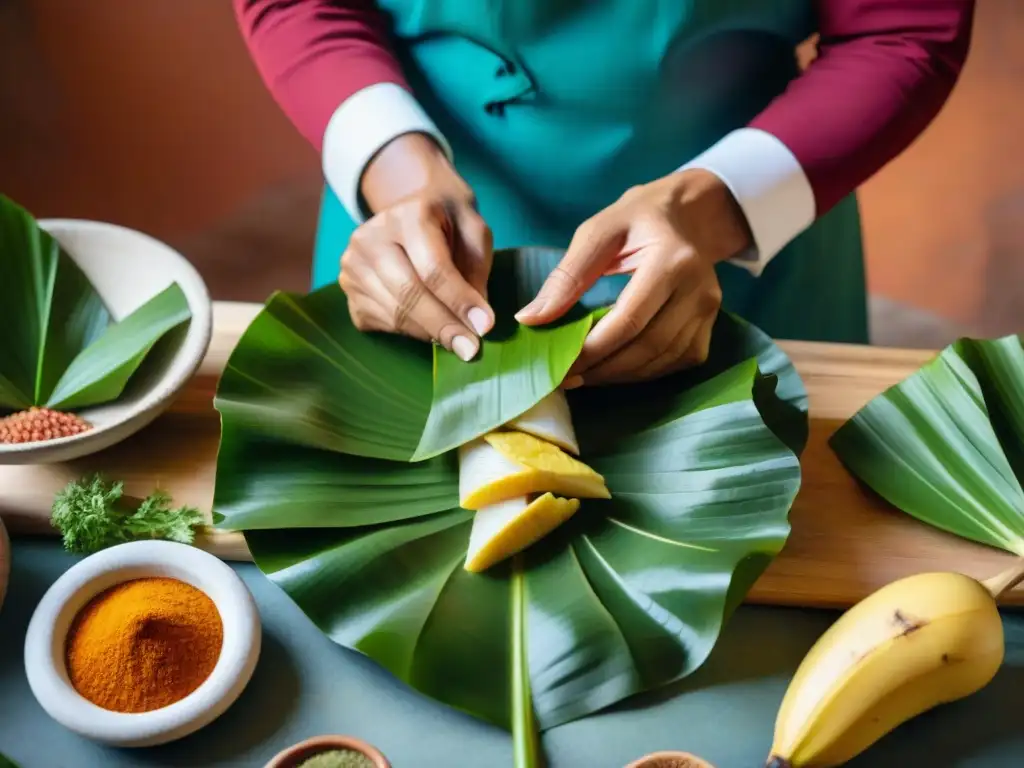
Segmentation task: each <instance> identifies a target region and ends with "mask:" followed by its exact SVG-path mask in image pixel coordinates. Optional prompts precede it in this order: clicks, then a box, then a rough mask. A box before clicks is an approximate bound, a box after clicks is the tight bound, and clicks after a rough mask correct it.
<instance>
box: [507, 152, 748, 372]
mask: <svg viewBox="0 0 1024 768" xmlns="http://www.w3.org/2000/svg"><path fill="white" fill-rule="evenodd" d="M752 242H753V240H752V236H751V233H750V229H749V227H748V225H747V222H746V218H745V217H744V215H743V212H742V211H741V210H740V208H739V205H738V204H737V203H736V201H735V199H734V198H733V196H732V193H731V192H730V191H729V189H728V188H727V187H726V186H725V184H724V183H723V182H722V181H721V180H720V179H719V178H718V177H717V176H715V175H714V174H712V173H710V172H708V171H703V170H699V169H691V170H686V171H680V172H677V173H673V174H671V175H670V176H666V177H664V178H662V179H658V180H657V181H654V182H651V183H650V184H645V185H643V186H640V187H634V188H633V189H630V190H629V191H627V192H626V193H625V194H624V195H623V196H622V197H621V198H619V200H618V201H616V202H615V203H613V204H612V205H611V206H609V207H608V208H606V209H604V210H603V211H601V212H600V213H598V214H597V215H596V216H594V217H593V218H591V219H589V220H588V221H586V222H584V223H583V224H582V225H581V226H580V227H579V229H577V230H576V234H575V235H574V236H573V239H572V242H571V243H570V244H569V248H568V250H567V251H566V254H565V256H564V257H563V258H562V260H561V262H560V263H559V265H558V266H557V267H556V268H555V270H554V271H553V272H552V273H551V275H550V276H549V277H548V279H547V280H546V281H545V283H544V285H543V286H542V287H541V290H540V292H539V293H538V294H537V297H536V298H535V299H534V300H533V301H532V302H530V303H529V304H528V305H527V306H525V307H524V308H523V309H521V310H520V311H519V313H518V314H517V315H516V319H517V320H519V321H520V322H521V323H523V324H525V325H543V324H546V323H550V322H552V321H554V320H556V319H558V318H559V317H561V316H562V315H564V314H565V313H566V312H567V311H568V310H569V309H570V308H571V307H572V306H573V305H574V304H575V303H576V302H577V301H578V300H579V299H580V297H581V296H582V295H583V294H584V293H585V292H586V291H587V290H588V289H589V288H590V287H591V286H592V285H593V284H594V283H595V282H596V281H597V280H598V278H600V277H601V276H602V275H608V274H622V273H627V272H631V273H633V274H632V276H631V277H630V279H629V283H628V284H627V285H626V287H625V288H624V289H623V291H622V294H621V295H620V296H619V298H618V300H617V301H616V302H615V306H614V307H612V309H611V311H610V312H608V314H607V315H605V316H604V317H603V318H602V319H601V320H600V321H599V322H598V323H597V325H595V326H594V328H593V330H592V331H591V332H590V334H589V335H588V336H587V340H586V342H585V343H584V345H583V350H582V352H581V353H580V355H579V357H578V358H577V360H576V362H575V363H574V364H573V366H572V368H571V369H570V370H569V373H568V375H567V376H566V378H565V381H564V382H563V385H562V386H563V388H565V389H572V388H574V387H578V386H581V385H584V384H586V385H596V384H610V383H621V382H631V381H644V380H649V379H654V378H658V377H660V376H664V375H666V374H669V373H673V372H675V371H678V370H681V369H683V368H686V367H689V366H693V365H698V364H700V363H702V362H704V360H706V359H707V356H708V348H709V346H710V343H711V329H712V327H713V326H714V323H715V319H716V317H717V315H718V310H719V308H720V306H721V303H722V289H721V287H720V286H719V284H718V278H717V276H716V275H715V265H716V264H717V263H718V262H720V261H724V260H726V259H729V258H732V257H734V256H737V255H738V254H739V253H741V252H742V251H743V250H745V249H746V248H749V247H750V246H751V244H752Z"/></svg>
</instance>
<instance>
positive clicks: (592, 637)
mask: <svg viewBox="0 0 1024 768" xmlns="http://www.w3.org/2000/svg"><path fill="white" fill-rule="evenodd" d="M496 258H497V261H496V267H495V272H494V276H493V277H492V281H491V285H490V289H489V290H490V296H491V297H492V301H494V303H495V306H496V307H501V309H500V310H499V315H501V316H504V314H505V313H506V311H507V309H508V308H511V307H514V306H521V304H522V303H525V300H526V299H528V298H529V297H530V296H531V295H533V293H535V292H536V290H537V289H538V288H539V285H540V283H541V281H542V280H543V278H544V277H545V276H546V275H547V274H548V272H549V271H550V269H551V268H552V267H553V266H554V264H555V263H556V259H557V253H555V252H549V251H536V250H524V251H520V252H513V253H503V254H499V255H498V256H497V257H496ZM616 291H617V285H616V284H615V282H614V281H611V280H608V281H602V282H600V283H599V284H598V286H596V287H595V289H594V290H592V291H591V292H590V293H589V294H588V295H587V296H586V297H584V300H583V301H582V302H581V305H580V312H579V314H578V315H577V316H576V317H574V318H572V319H570V320H568V321H567V322H565V323H563V324H561V325H559V326H557V327H554V328H550V329H541V330H534V331H531V332H530V333H529V334H526V333H522V332H517V331H516V330H515V329H512V330H511V331H510V332H507V333H506V332H504V331H499V332H498V333H497V334H495V335H494V336H493V337H489V338H488V340H487V341H486V342H485V344H484V350H483V353H482V355H481V357H480V359H479V360H478V361H475V362H472V363H461V362H459V363H458V365H459V366H462V367H463V368H464V370H449V371H448V372H447V373H446V372H445V370H446V369H447V368H448V367H449V366H455V363H454V362H452V359H451V358H450V357H449V356H448V353H445V352H443V351H442V352H438V353H437V355H438V357H437V360H436V364H437V372H438V373H437V376H436V378H435V376H434V362H435V361H433V360H432V358H431V351H430V350H429V349H428V348H427V347H426V346H425V345H422V344H417V343H415V342H410V341H407V340H403V339H399V338H396V337H393V336H388V335H380V334H362V333H359V332H358V331H356V329H355V328H354V327H353V325H352V323H351V320H350V319H349V315H348V311H347V307H346V302H345V297H344V295H343V294H342V293H341V291H340V290H338V289H337V288H336V287H335V286H331V287H328V288H324V289H321V290H319V291H316V292H314V293H312V294H310V295H308V296H304V297H297V296H292V295H287V294H278V295H276V296H274V297H272V298H271V300H270V301H269V302H268V304H267V306H266V308H265V309H264V310H263V311H262V312H261V313H260V315H259V316H258V317H257V318H256V320H255V321H254V322H253V323H252V325H251V326H250V327H249V329H248V330H247V331H246V333H245V334H244V335H243V337H242V339H241V340H240V342H239V344H238V346H237V348H236V349H235V351H234V352H233V353H232V355H231V358H230V360H229V362H228V365H227V368H226V370H225V372H224V375H223V377H222V379H221V382H220V386H219V389H218V394H217V400H216V405H217V408H218V410H219V411H220V413H221V415H222V422H223V433H222V440H221V447H220V453H219V456H218V464H217V485H216V495H215V500H214V508H215V511H216V513H217V520H218V524H219V525H220V526H221V527H223V528H228V529H234V530H242V531H245V535H246V539H247V541H248V543H249V547H250V549H251V551H252V553H253V556H254V558H255V560H256V562H257V564H258V565H259V567H260V568H261V569H262V570H263V571H264V573H266V574H267V575H268V576H269V577H270V578H271V579H273V580H274V581H275V582H276V583H277V584H279V585H280V586H281V587H282V588H283V589H284V590H285V591H286V592H287V593H288V594H289V595H290V596H291V597H292V599H293V600H295V602H296V603H298V605H299V606H300V607H301V608H302V609H303V610H304V611H305V612H306V613H307V614H308V615H309V616H310V617H311V618H312V620H313V621H315V622H316V623H317V624H318V625H319V626H320V627H321V628H322V629H323V630H324V632H325V633H327V634H328V635H329V636H330V637H331V638H332V639H334V640H335V641H336V642H338V643H339V644H341V645H344V646H347V647H349V648H353V649H356V650H358V651H360V652H362V653H364V654H366V655H368V656H370V657H371V658H373V659H375V660H376V661H377V662H379V663H380V664H381V665H383V666H384V667H386V668H387V669H388V670H390V671H391V672H392V673H393V674H394V675H396V676H397V677H398V678H400V679H402V680H404V681H406V682H407V683H408V684H410V685H411V686H413V687H414V688H416V689H418V690H420V691H422V692H424V693H426V694H427V695H429V696H432V697H434V698H436V699H438V700H440V701H443V702H446V703H447V704H449V705H451V706H453V707H456V708H459V709H461V710H464V711H466V712H469V713H471V714H473V715H475V716H477V717H480V718H483V719H486V720H488V721H491V722H493V723H497V724H500V725H503V726H505V727H512V728H513V729H514V730H516V731H521V730H522V728H523V727H525V726H524V723H527V722H529V721H530V719H531V718H532V717H533V716H534V713H535V717H536V720H537V722H538V723H539V724H540V726H541V727H542V728H548V727H551V726H554V725H558V724H559V723H564V722H568V721H570V720H573V719H576V718H579V717H583V716H585V715H587V714H589V713H592V712H595V711H597V710H599V709H601V708H604V707H606V706H608V705H610V704H612V703H614V702H617V701H620V700H621V699H623V698H625V697H628V696H630V695H632V694H635V693H637V692H639V691H643V690H646V689H650V688H653V687H656V686H660V685H664V684H666V683H668V682H670V681H672V680H676V679H679V678H680V677H683V676H685V675H687V674H689V673H690V672H692V671H693V670H694V669H696V668H697V667H698V666H700V664H701V663H702V662H703V661H704V660H705V658H706V657H707V655H708V653H709V652H710V651H711V648H712V646H713V645H714V643H715V641H716V639H717V637H718V635H719V633H720V631H721V628H722V625H723V622H724V621H725V620H726V619H727V618H728V616H729V614H730V613H731V612H732V610H733V609H734V608H735V606H736V605H737V604H738V602H739V601H740V600H741V599H742V597H743V595H744V594H745V593H746V592H747V590H748V589H749V588H750V586H751V584H752V583H753V581H754V580H755V579H756V578H757V576H759V575H760V573H761V572H762V571H763V569H764V567H765V566H766V565H767V563H768V562H769V561H770V560H771V558H772V557H773V556H774V555H775V554H776V553H777V552H778V551H779V549H780V548H781V547H782V545H783V543H784V542H785V540H786V536H787V534H788V531H789V525H788V522H787V516H788V511H789V508H790V505H791V504H792V501H793V498H794V496H795V494H796V492H797V489H798V487H799V483H800V467H799V460H798V458H797V454H798V453H799V451H800V450H802V448H803V443H804V440H805V438H806V394H805V392H804V389H803V385H802V383H801V382H800V379H799V377H798V376H797V375H796V372H795V370H794V369H793V367H792V364H791V363H790V361H789V360H788V358H787V357H786V356H785V355H784V354H783V353H782V352H781V350H779V349H778V347H776V346H775V345H774V344H772V343H771V341H770V340H769V339H768V338H767V337H766V336H764V334H762V333H761V332H760V331H759V330H757V329H756V328H754V327H752V326H750V325H748V324H746V323H744V322H742V321H740V320H738V319H736V318H734V317H732V316H731V315H728V314H726V313H722V314H721V316H720V317H719V320H718V323H717V325H716V327H715V332H714V336H713V343H712V353H711V358H710V360H709V362H708V363H707V364H706V365H704V366H702V367H700V368H698V369H695V370H692V371H690V372H687V373H683V374H678V375H675V376H672V377H669V378H666V379H662V380H659V381H656V382H650V383H646V384H640V385H634V386H621V387H609V388H594V389H587V388H583V389H581V390H574V391H572V392H570V393H569V395H568V396H569V400H570V407H571V409H572V413H573V419H574V422H575V426H576V430H577V435H578V437H579V440H580V445H581V452H582V456H583V458H584V460H585V461H587V462H588V463H590V464H592V466H594V467H595V468H596V469H597V470H598V471H599V472H601V473H602V474H604V475H605V477H606V479H607V482H608V487H609V489H610V490H611V493H612V497H613V498H612V499H611V500H609V501H592V500H587V501H585V502H584V503H583V505H582V506H581V509H580V511H579V512H578V513H577V514H576V515H575V516H574V517H573V518H572V519H571V520H570V521H569V522H568V523H567V524H566V525H564V526H563V527H562V528H560V529H559V530H557V531H555V532H554V533H553V534H551V535H550V536H548V537H547V538H546V539H545V540H543V541H541V542H539V543H538V544H536V545H534V546H533V547H531V548H530V549H528V550H527V551H526V552H524V553H522V554H521V555H520V556H518V557H516V558H514V559H513V560H511V561H509V562H506V563H505V564H503V565H500V566H497V567H496V568H494V569H492V570H491V571H489V572H488V573H485V574H482V575H474V574H470V573H468V572H466V571H465V570H463V567H462V565H463V562H464V560H465V556H466V548H467V543H468V538H469V530H470V527H471V523H472V513H470V512H467V511H465V510H463V509H460V508H459V506H458V466H457V460H456V458H455V453H454V452H453V451H450V450H447V451H446V450H445V449H446V448H448V447H453V445H455V444H457V443H456V442H455V441H454V440H452V439H451V438H449V437H448V435H457V436H458V442H462V441H464V440H465V439H469V438H472V437H475V436H477V435H479V434H482V433H483V432H485V431H488V430H489V429H491V428H493V427H494V426H497V425H498V424H500V423H503V422H504V421H506V420H508V419H509V418H512V417H514V416H515V415H518V413H521V412H522V411H523V410H526V409H527V408H529V407H531V406H532V405H533V404H534V403H536V402H537V401H538V400H540V399H541V398H542V397H543V396H545V395H546V394H547V393H548V392H550V391H551V390H552V389H554V388H555V387H556V386H557V385H558V383H559V381H560V380H561V377H562V376H563V375H564V373H565V371H566V370H567V369H568V367H569V366H570V365H571V363H572V361H573V359H574V358H575V357H576V355H577V354H578V353H579V350H580V348H581V346H582V343H583V339H584V337H585V335H586V329H587V328H589V322H592V319H591V320H588V319H587V314H588V313H589V312H590V311H591V310H594V309H595V308H597V307H600V306H601V305H602V304H607V303H608V302H610V301H612V300H613V299H614V297H615V295H616ZM524 382H525V383H524ZM776 384H777V386H776ZM460 386H461V387H472V388H473V389H474V393H473V398H474V406H473V408H472V409H468V408H463V407H460V406H459V404H458V403H457V402H455V400H456V397H457V391H458V387H460ZM523 389H525V390H527V391H528V392H529V394H528V395H523V394H521V392H522V390H523ZM438 410H441V411H443V414H442V415H441V416H439V415H438V413H437V411H438ZM431 419H438V420H439V421H438V423H443V424H444V425H445V427H444V432H440V431H439V432H437V434H436V436H435V437H434V438H431V441H432V442H431V441H427V440H425V438H424V435H425V434H426V433H427V431H428V425H429V424H430V423H431ZM427 442H430V447H429V449H427V450H423V446H424V444H425V443H427ZM424 455H425V456H426V457H425V458H424ZM531 710H532V711H531ZM524 764H531V763H530V762H529V760H527V761H526V762H525V763H524Z"/></svg>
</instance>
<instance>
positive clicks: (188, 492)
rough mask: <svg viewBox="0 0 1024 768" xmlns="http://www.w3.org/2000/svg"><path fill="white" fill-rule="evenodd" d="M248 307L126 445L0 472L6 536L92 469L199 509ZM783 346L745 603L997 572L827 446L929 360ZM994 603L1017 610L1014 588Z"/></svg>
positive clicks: (217, 328) (218, 548)
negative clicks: (789, 480) (762, 518)
mask: <svg viewBox="0 0 1024 768" xmlns="http://www.w3.org/2000/svg"><path fill="white" fill-rule="evenodd" d="M259 309H260V307H259V305H255V304H237V303H226V302H218V303H216V304H215V307H214V333H213V340H212V342H211V345H210V350H209V352H208V354H207V356H206V359H205V360H204V362H203V364H202V367H201V368H200V370H199V373H198V374H197V376H196V377H195V379H193V381H192V382H191V383H190V385H189V386H188V387H187V388H186V389H185V390H184V392H183V393H182V395H181V397H180V398H179V399H178V400H177V402H176V403H175V404H174V405H173V406H172V408H171V410H170V412H168V413H167V414H166V415H164V416H163V417H161V418H160V419H158V420H157V421H156V422H155V423H154V424H152V425H151V426H150V427H149V428H147V429H145V430H143V431H142V432H141V433H139V434H138V435H136V436H135V437H133V438H131V439H129V440H127V441H125V442H124V443H122V444H120V445H118V446H115V447H114V448H111V449H110V450H108V451H105V452H103V453H100V454H97V455H95V456H91V457H87V458H85V459H81V460H78V461H75V462H71V463H69V464H61V465H53V466H22V467H12V466H0V517H2V518H3V520H4V522H5V523H6V524H7V528H8V530H9V531H10V532H11V534H12V535H15V536H16V535H17V534H19V533H50V534H53V533H55V532H54V531H53V529H51V528H50V525H49V522H48V518H49V511H50V503H51V502H52V499H53V495H54V494H55V493H56V492H57V491H58V490H60V489H61V488H62V487H63V486H64V485H65V483H67V482H68V481H70V480H74V479H77V478H79V477H81V476H82V475H83V474H87V473H89V472H94V471H98V470H99V471H102V472H103V473H104V474H105V475H106V476H107V477H108V478H110V479H120V480H124V481H125V486H126V492H127V493H129V494H133V495H140V496H141V495H146V494H148V493H150V492H151V491H152V490H153V488H155V487H157V486H160V487H162V488H164V489H166V490H167V491H168V492H169V493H170V494H171V495H172V496H173V497H174V500H175V502H176V503H180V504H193V505H195V506H198V507H200V508H201V509H204V510H207V511H209V509H210V505H211V502H212V499H213V483H214V468H215V462H216V456H217V440H218V434H219V429H220V422H219V419H218V417H217V413H216V411H215V410H214V409H213V395H214V391H215V388H216V383H217V378H218V377H219V375H220V372H221V371H222V370H223V368H224V365H225V363H226V361H227V357H228V354H229V353H230V352H231V350H232V349H233V348H234V345H235V343H236V342H237V340H238V338H239V336H240V335H241V333H242V332H243V331H244V330H245V328H246V327H247V326H248V324H249V322H251V320H252V319H253V317H255V315H256V313H257V312H258V311H259ZM782 346H783V347H784V348H785V349H786V351H787V352H788V353H789V355H790V356H791V357H792V359H793V361H794V363H795V364H796V367H797V369H798V370H799V371H800V374H801V376H802V377H803V380H804V382H805V384H806V385H807V389H808V392H809V395H810V404H811V405H810V412H811V434H810V441H809V443H808V446H807V450H806V451H805V452H804V456H803V470H804V476H803V485H802V487H801V490H800V494H799V495H798V497H797V499H796V504H795V505H794V507H793V510H792V513H791V515H790V520H791V522H792V527H793V531H792V534H791V535H790V537H789V541H788V542H787V544H786V547H785V549H784V550H783V552H782V554H780V555H779V557H778V558H776V560H775V561H774V562H773V563H772V565H771V566H770V567H769V568H768V570H767V571H766V572H765V574H764V575H763V576H762V577H761V579H760V580H759V581H758V582H757V584H756V585H755V586H754V588H753V590H752V591H751V593H750V595H749V598H748V600H749V601H750V602H755V603H766V604H772V605H799V606H808V607H845V606H848V605H851V604H852V603H854V602H856V601H857V600H859V599H861V598H862V597H864V596H865V595H867V594H869V593H870V592H873V591H874V590H875V589H877V588H879V587H881V586H882V585H884V584H886V583H888V582H890V581H892V580H894V579H897V578H900V577H903V576H907V575H909V574H912V573H918V572H921V571H928V570H957V571H961V572H963V573H966V574H968V575H970V576H974V577H977V578H987V577H989V576H992V575H995V574H996V573H998V572H999V571H1001V570H1003V569H1004V568H1006V567H1008V565H1009V564H1010V563H1011V562H1012V557H1011V556H1010V555H1007V554H1005V553H1003V552H1000V551H998V550H994V549H991V548H988V547H984V546H981V545H977V544H973V543H971V542H967V541H963V540H961V539H959V538H957V537H955V536H951V535H949V534H946V533H942V532H941V531H937V530H934V529H932V528H930V527H928V526H926V525H923V524H922V523H919V522H917V521H915V520H913V519H912V518H910V517H908V516H907V515H904V514H902V513H900V512H899V511H897V510H895V509H893V508H892V507H890V506H889V505H887V504H886V503H885V502H884V501H882V500H881V499H879V498H878V497H876V496H875V495H874V494H872V493H871V492H870V491H867V490H865V489H863V488H862V487H861V486H860V485H859V484H858V483H857V482H856V481H855V480H854V479H853V478H852V477H851V476H850V475H849V474H848V473H847V472H846V470H845V469H844V468H843V467H842V465H841V464H840V463H839V461H838V459H836V457H835V455H834V454H833V453H832V451H831V449H830V448H829V447H828V445H827V440H828V438H829V436H830V435H831V434H832V433H833V432H834V431H835V429H836V428H837V427H838V426H839V425H840V424H842V423H843V422H844V421H845V420H846V419H848V418H849V417H850V416H852V415H853V414H854V412H855V411H857V410H858V409H859V408H860V407H861V406H863V405H864V404H865V403H866V402H867V401H868V400H870V399H871V398H872V397H874V396H875V395H877V394H879V393H880V392H882V391H883V390H884V389H886V388H887V387H889V386H891V385H892V384H895V383H896V382H898V381H900V380H901V379H903V378H905V377H906V376H909V375H910V374H911V373H913V372H914V371H915V370H916V369H917V368H918V367H920V366H921V365H922V364H924V363H925V362H926V361H927V360H928V359H929V358H930V357H931V356H932V354H933V353H931V352H925V351H918V350H914V351H911V350H899V349H886V348H880V347H866V346H863V347H862V346H852V345H842V344H818V343H808V342H784V343H783V344H782ZM197 544H198V545H199V546H201V547H203V548H204V549H208V550H209V551H211V552H213V553H214V554H216V555H218V556H220V557H223V558H224V559H227V560H248V559H250V556H249V552H248V549H247V548H246V545H245V540H244V539H243V538H242V536H241V535H240V534H231V533H213V534H210V535H206V536H202V537H201V538H200V540H199V541H197ZM1004 602H1005V603H1006V604H1013V605H1024V589H1021V588H1018V589H1016V590H1014V591H1013V592H1011V593H1009V594H1008V595H1006V596H1005V597H1004Z"/></svg>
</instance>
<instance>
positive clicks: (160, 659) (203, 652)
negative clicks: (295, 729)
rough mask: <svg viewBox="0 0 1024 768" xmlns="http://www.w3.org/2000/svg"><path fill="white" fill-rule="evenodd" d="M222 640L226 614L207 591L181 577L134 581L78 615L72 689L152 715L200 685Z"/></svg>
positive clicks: (71, 635) (69, 648)
mask: <svg viewBox="0 0 1024 768" xmlns="http://www.w3.org/2000/svg"><path fill="white" fill-rule="evenodd" d="M223 642H224V627H223V624H222V622H221V618H220V613H219V612H218V611H217V607H216V606H215V605H214V603H213V601H212V600H211V599H210V598H209V597H208V596H207V595H206V594H205V593H204V592H202V591H201V590H198V589H196V588H195V587H193V586H192V585H191V584H186V583H185V582H183V581H179V580H177V579H171V578H163V577H159V578H144V579H133V580H131V581H127V582H124V583H123V584H118V585H117V586H114V587H111V588H110V589H107V590H105V591H104V592H101V593H100V594H99V595H97V596H96V597H94V598H93V599H92V600H91V601H90V602H89V603H88V604H87V605H86V606H85V607H84V608H83V609H82V610H81V612H79V614H78V615H77V616H76V617H75V619H74V621H73V622H72V624H71V629H70V631H69V632H68V637H67V641H66V645H65V663H66V666H67V672H68V677H69V678H70V680H71V684H72V686H74V688H75V690H76V691H78V693H79V694H81V695H82V696H84V697H85V698H86V699H88V700H89V701H91V702H92V703H93V704H96V705H97V706H99V707H103V708H104V709H109V710H113V711H115V712H148V711H150V710H153V709H160V708H161V707H166V706H167V705H169V704H173V703H174V702H175V701H178V700H179V699H183V698H185V697H186V696H188V695H189V694H190V693H192V691H194V690H195V689H196V688H198V687H199V686H200V685H201V684H202V683H203V681H204V680H206V678H207V677H209V676H210V673H211V672H212V671H213V668H214V666H216V664H217V659H218V658H219V657H220V651H221V646H222V644H223Z"/></svg>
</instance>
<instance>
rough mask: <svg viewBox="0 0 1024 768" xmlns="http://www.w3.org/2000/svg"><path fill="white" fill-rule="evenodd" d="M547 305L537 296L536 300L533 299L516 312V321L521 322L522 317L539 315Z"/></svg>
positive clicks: (544, 300)
mask: <svg viewBox="0 0 1024 768" xmlns="http://www.w3.org/2000/svg"><path fill="white" fill-rule="evenodd" d="M547 304H548V302H547V299H544V298H542V297H540V296H538V297H537V298H536V299H534V300H533V301H531V302H530V303H529V304H527V305H526V306H525V307H523V308H522V309H520V310H519V311H518V312H516V320H522V319H523V318H524V317H530V316H532V315H539V314H541V313H542V312H543V311H544V307H546V306H547Z"/></svg>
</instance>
